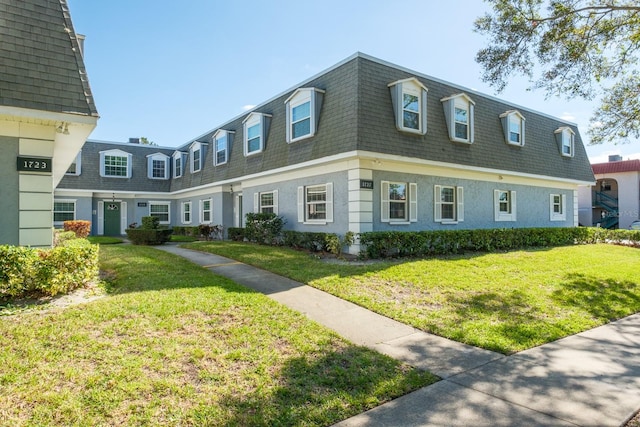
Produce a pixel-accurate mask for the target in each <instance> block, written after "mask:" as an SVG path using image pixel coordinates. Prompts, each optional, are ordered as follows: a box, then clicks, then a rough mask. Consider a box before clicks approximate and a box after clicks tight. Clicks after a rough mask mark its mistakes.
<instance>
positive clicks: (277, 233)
mask: <svg viewBox="0 0 640 427" xmlns="http://www.w3.org/2000/svg"><path fill="white" fill-rule="evenodd" d="M285 223H286V220H285V219H284V218H282V217H280V216H277V215H276V214H274V213H262V212H259V213H248V214H247V215H246V224H245V229H244V235H245V237H246V238H247V240H249V241H251V242H257V243H261V244H264V245H277V244H279V243H280V242H281V241H282V228H283V227H284V224H285Z"/></svg>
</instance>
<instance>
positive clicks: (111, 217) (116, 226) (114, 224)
mask: <svg viewBox="0 0 640 427" xmlns="http://www.w3.org/2000/svg"><path fill="white" fill-rule="evenodd" d="M121 207H122V205H121V204H120V202H104V235H105V236H119V235H120V217H121V215H120V208H121Z"/></svg>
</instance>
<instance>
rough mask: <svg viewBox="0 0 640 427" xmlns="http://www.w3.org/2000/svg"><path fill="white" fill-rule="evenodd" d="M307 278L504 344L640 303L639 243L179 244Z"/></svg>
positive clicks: (539, 339)
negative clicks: (312, 250)
mask: <svg viewBox="0 0 640 427" xmlns="http://www.w3.org/2000/svg"><path fill="white" fill-rule="evenodd" d="M185 247H189V248H195V249H198V250H203V251H210V252H214V253H217V254H220V255H223V256H227V257H230V258H234V259H237V260H239V261H242V262H245V263H247V264H252V265H255V266H258V267H261V268H264V269H267V270H270V271H273V272H275V273H278V274H281V275H284V276H287V277H290V278H292V279H294V280H297V281H300V282H303V283H307V284H309V285H311V286H314V287H316V288H318V289H322V290H325V291H327V292H329V293H332V294H334V295H336V296H339V297H341V298H344V299H347V300H349V301H352V302H354V303H356V304H359V305H361V306H363V307H366V308H369V309H371V310H373V311H376V312H378V313H381V314H384V315H386V316H388V317H391V318H393V319H396V320H399V321H401V322H404V323H407V324H409V325H413V326H415V327H416V328H419V329H421V330H424V331H427V332H431V333H434V334H438V335H441V336H444V337H448V338H451V339H454V340H457V341H461V342H465V343H468V344H471V345H475V346H478V347H482V348H486V349H489V350H494V351H499V352H502V353H505V354H510V353H513V352H517V351H521V350H524V349H527V348H531V347H534V346H537V345H540V344H544V343H547V342H550V341H554V340H556V339H558V338H562V337H565V336H568V335H571V334H575V333H578V332H581V331H584V330H587V329H590V328H593V327H596V326H599V325H602V324H605V323H608V322H610V321H611V320H614V319H619V318H621V317H624V316H627V315H630V314H633V313H636V312H639V311H640V251H639V250H638V249H634V248H628V247H622V246H613V245H582V246H571V247H558V248H549V249H536V250H529V251H515V252H509V253H495V254H468V255H463V256H454V257H446V258H432V259H423V260H409V261H395V262H388V261H385V262H377V263H373V264H367V265H339V264H332V263H327V262H326V261H323V260H320V259H318V258H317V257H314V256H312V255H308V254H305V253H303V252H297V251H293V250H290V249H285V248H275V247H266V246H256V245H252V244H246V243H236V242H202V243H194V244H188V245H185Z"/></svg>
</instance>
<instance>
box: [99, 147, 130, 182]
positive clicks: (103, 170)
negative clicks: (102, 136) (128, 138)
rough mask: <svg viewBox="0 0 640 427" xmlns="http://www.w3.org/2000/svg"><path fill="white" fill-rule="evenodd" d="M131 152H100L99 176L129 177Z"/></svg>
mask: <svg viewBox="0 0 640 427" xmlns="http://www.w3.org/2000/svg"><path fill="white" fill-rule="evenodd" d="M132 157H133V156H132V155H131V153H127V152H126V151H122V150H107V151H101V152H100V176H103V177H109V178H131V160H132Z"/></svg>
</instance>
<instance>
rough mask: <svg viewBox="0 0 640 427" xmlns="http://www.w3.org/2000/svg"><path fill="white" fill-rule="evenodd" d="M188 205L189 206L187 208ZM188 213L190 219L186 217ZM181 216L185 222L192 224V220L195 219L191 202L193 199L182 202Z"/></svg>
mask: <svg viewBox="0 0 640 427" xmlns="http://www.w3.org/2000/svg"><path fill="white" fill-rule="evenodd" d="M187 206H188V207H189V208H188V209H185V208H186V207H187ZM186 215H189V219H188V220H187V219H186ZM180 217H181V219H182V223H183V224H191V221H192V220H193V204H192V203H191V201H189V202H182V203H181V204H180Z"/></svg>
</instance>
